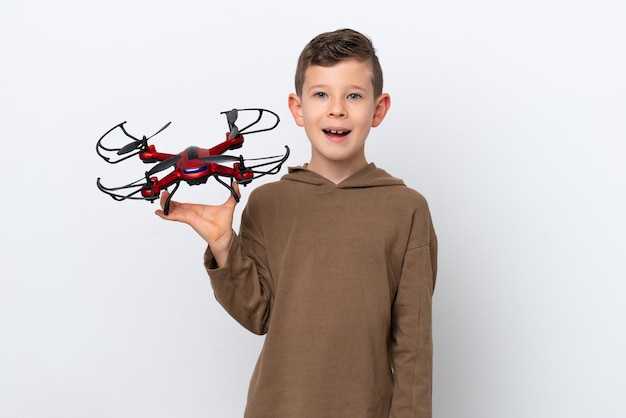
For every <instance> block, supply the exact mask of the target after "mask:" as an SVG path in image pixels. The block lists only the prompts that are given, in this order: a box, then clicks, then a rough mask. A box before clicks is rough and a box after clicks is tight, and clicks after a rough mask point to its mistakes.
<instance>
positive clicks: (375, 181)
mask: <svg viewBox="0 0 626 418" xmlns="http://www.w3.org/2000/svg"><path fill="white" fill-rule="evenodd" d="M282 179H283V180H289V181H296V182H300V183H306V184H310V185H313V186H326V187H333V188H338V189H351V188H359V187H379V186H403V185H404V182H403V181H402V180H401V179H398V178H396V177H393V176H391V175H390V174H388V173H387V172H386V171H385V170H383V169H380V168H378V167H376V165H375V164H374V163H369V164H368V165H366V166H365V167H363V168H362V169H360V170H359V171H357V172H356V173H354V174H352V175H351V176H350V177H348V178H347V179H345V180H343V181H342V182H341V183H338V184H335V183H333V182H332V181H330V180H328V179H327V178H326V177H323V176H321V175H319V174H317V173H316V172H314V171H311V170H309V169H308V164H304V165H302V166H295V167H289V170H288V173H287V174H285V175H284V176H283V177H282Z"/></svg>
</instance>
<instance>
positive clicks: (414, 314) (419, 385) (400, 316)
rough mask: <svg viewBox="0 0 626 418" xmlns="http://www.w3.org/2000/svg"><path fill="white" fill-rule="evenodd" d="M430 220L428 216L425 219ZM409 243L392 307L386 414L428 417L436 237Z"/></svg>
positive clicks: (429, 413)
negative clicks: (389, 390)
mask: <svg viewBox="0 0 626 418" xmlns="http://www.w3.org/2000/svg"><path fill="white" fill-rule="evenodd" d="M429 221H430V219H429ZM428 230H429V235H430V239H429V240H428V242H427V243H424V244H421V245H418V246H414V247H409V248H408V249H407V252H406V254H405V258H404V264H403V267H402V275H401V278H400V283H399V287H398V291H397V294H396V298H395V301H394V305H393V308H392V324H391V326H392V328H391V332H392V349H391V356H392V366H393V373H394V392H393V399H392V404H391V410H390V413H389V417H390V418H409V417H410V418H431V417H432V359H433V341H432V295H433V292H434V288H435V279H436V275H437V238H436V236H435V234H434V230H433V229H432V224H430V226H429V228H428Z"/></svg>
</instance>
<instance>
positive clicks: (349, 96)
mask: <svg viewBox="0 0 626 418" xmlns="http://www.w3.org/2000/svg"><path fill="white" fill-rule="evenodd" d="M360 97H361V95H360V94H358V93H351V94H348V99H352V100H354V99H358V98H360Z"/></svg>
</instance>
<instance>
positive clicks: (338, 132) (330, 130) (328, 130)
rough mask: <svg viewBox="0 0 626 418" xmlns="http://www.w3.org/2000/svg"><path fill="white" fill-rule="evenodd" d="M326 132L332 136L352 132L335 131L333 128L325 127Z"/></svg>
mask: <svg viewBox="0 0 626 418" xmlns="http://www.w3.org/2000/svg"><path fill="white" fill-rule="evenodd" d="M324 133H325V134H326V135H331V136H346V135H348V134H349V133H350V131H335V130H332V129H324Z"/></svg>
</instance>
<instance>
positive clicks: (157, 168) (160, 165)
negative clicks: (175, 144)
mask: <svg viewBox="0 0 626 418" xmlns="http://www.w3.org/2000/svg"><path fill="white" fill-rule="evenodd" d="M181 158H182V155H180V154H178V155H175V156H173V157H171V158H168V159H167V160H163V161H161V162H160V163H158V164H157V165H155V166H154V167H152V168H151V169H150V171H146V177H150V176H152V175H153V174H156V173H158V172H159V171H163V170H166V169H168V168H170V167H173V166H175V165H176V163H177V162H178V161H179V160H180V159H181Z"/></svg>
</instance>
